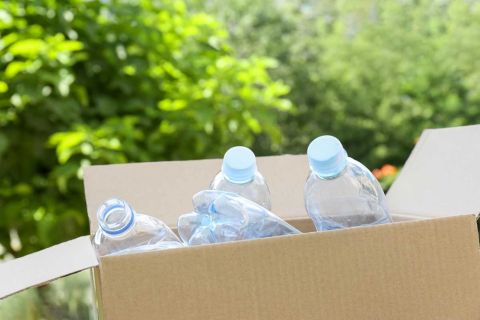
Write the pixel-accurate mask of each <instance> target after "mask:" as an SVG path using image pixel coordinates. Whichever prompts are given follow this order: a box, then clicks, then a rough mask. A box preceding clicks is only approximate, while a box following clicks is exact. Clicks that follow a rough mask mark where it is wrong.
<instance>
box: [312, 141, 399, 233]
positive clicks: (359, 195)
mask: <svg viewBox="0 0 480 320" xmlns="http://www.w3.org/2000/svg"><path fill="white" fill-rule="evenodd" d="M307 154H308V161H309V163H310V169H311V172H310V175H309V177H308V179H307V182H306V184H305V189H304V196H305V207H306V209H307V212H308V214H309V216H310V217H311V219H312V220H313V222H314V224H315V227H316V229H317V230H318V231H322V230H332V229H340V228H348V227H354V226H363V225H374V224H381V223H389V222H391V218H390V215H389V213H388V210H387V204H386V199H385V194H384V192H383V190H382V187H381V186H380V184H379V183H378V181H377V179H376V178H375V177H374V176H373V175H372V173H371V172H370V170H368V169H367V168H366V167H365V166H364V165H362V164H361V163H360V162H358V161H356V160H354V159H352V158H349V157H348V156H347V152H346V151H345V149H344V148H343V146H342V144H341V143H340V141H339V140H338V139H337V138H335V137H333V136H321V137H318V138H316V139H315V140H313V141H312V142H311V143H310V145H309V146H308V151H307Z"/></svg>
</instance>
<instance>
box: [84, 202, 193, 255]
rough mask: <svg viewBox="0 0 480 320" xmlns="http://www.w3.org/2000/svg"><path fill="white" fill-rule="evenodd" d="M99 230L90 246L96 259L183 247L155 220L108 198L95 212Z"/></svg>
mask: <svg viewBox="0 0 480 320" xmlns="http://www.w3.org/2000/svg"><path fill="white" fill-rule="evenodd" d="M97 218H98V224H99V228H98V230H97V232H96V233H95V237H94V238H93V244H94V247H95V249H96V251H97V254H98V255H99V256H106V255H120V254H127V253H134V252H144V251H151V250H162V249H169V248H178V247H183V246H184V245H183V243H182V242H181V241H180V239H178V237H177V236H176V235H175V233H173V231H172V230H171V229H170V228H169V227H168V226H167V225H166V224H165V223H163V222H162V221H160V220H158V219H157V218H154V217H151V216H147V215H144V214H139V213H136V212H135V211H134V210H133V209H132V207H131V206H130V205H129V204H128V203H126V202H125V201H122V200H119V199H110V200H108V201H106V202H105V203H104V204H103V205H102V206H100V208H99V209H98V211H97Z"/></svg>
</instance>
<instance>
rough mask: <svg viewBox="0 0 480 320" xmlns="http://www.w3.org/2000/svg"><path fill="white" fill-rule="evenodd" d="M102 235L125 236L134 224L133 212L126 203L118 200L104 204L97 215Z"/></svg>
mask: <svg viewBox="0 0 480 320" xmlns="http://www.w3.org/2000/svg"><path fill="white" fill-rule="evenodd" d="M97 217H98V223H99V226H100V228H101V229H102V231H103V233H104V234H106V235H107V236H110V237H120V236H122V235H124V234H126V233H127V232H128V231H130V229H131V228H132V227H133V226H134V224H135V212H134V211H133V209H132V208H131V207H130V205H129V204H128V203H126V202H125V201H122V200H118V199H112V200H109V201H107V202H105V203H104V204H103V205H102V207H101V208H100V209H99V211H98V213H97Z"/></svg>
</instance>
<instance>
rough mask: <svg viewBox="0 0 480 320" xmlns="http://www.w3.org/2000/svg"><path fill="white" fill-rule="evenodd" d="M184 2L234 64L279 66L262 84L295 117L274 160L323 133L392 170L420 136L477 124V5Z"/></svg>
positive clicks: (368, 0) (285, 125)
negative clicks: (222, 39) (278, 87)
mask: <svg viewBox="0 0 480 320" xmlns="http://www.w3.org/2000/svg"><path fill="white" fill-rule="evenodd" d="M188 1H189V3H191V4H192V5H193V6H194V7H195V8H201V10H203V11H206V12H208V13H211V14H212V15H215V16H218V17H219V18H220V19H221V20H222V21H224V22H225V23H226V25H227V26H228V28H229V31H230V34H231V41H232V45H233V46H234V47H235V48H237V50H236V51H235V52H236V53H237V54H240V56H249V55H252V54H257V55H265V54H266V55H268V56H270V57H273V58H276V59H277V60H278V61H279V68H276V69H274V70H271V75H272V77H273V78H274V79H282V80H283V81H285V82H286V83H287V85H289V86H290V87H291V91H290V93H289V95H288V97H289V98H290V100H291V101H292V102H293V103H294V105H295V106H296V107H297V108H298V110H297V112H295V113H290V114H284V115H283V116H282V119H281V126H282V130H283V132H284V134H285V136H286V140H285V143H284V144H283V149H282V151H283V152H291V153H304V152H305V150H306V146H307V144H308V143H309V142H310V140H311V139H313V138H315V137H316V136H318V135H321V134H326V133H330V134H334V135H336V136H338V137H339V138H340V139H341V140H342V142H343V143H344V145H345V146H346V148H347V150H348V152H349V154H351V155H352V156H353V157H355V158H357V159H359V160H361V161H362V162H364V163H365V164H366V165H368V166H369V167H370V168H374V167H380V166H381V165H382V164H384V163H393V164H395V165H402V164H403V162H404V161H405V159H406V157H407V156H408V154H409V152H410V150H411V148H412V147H413V145H414V143H415V141H416V139H417V137H418V136H419V134H420V133H421V131H422V130H423V129H424V128H429V127H430V128H431V127H444V126H457V125H467V124H475V123H479V122H480V41H479V39H480V1H478V0H473V1H463V0H446V1H429V0H420V1H411V0H405V1H397V0H390V1H376V0H361V1H343V0H335V1H315V0H289V1H278V0H264V1H256V0H208V1H206V2H204V1H200V0H188ZM260 147H261V146H260ZM267 147H268V145H267Z"/></svg>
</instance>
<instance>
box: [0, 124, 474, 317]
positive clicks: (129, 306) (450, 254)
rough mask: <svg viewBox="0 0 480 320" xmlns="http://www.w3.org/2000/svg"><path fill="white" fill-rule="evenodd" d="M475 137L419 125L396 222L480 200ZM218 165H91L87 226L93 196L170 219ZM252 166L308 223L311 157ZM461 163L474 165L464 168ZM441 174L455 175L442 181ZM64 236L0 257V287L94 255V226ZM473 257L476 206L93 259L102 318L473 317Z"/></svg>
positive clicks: (394, 197)
mask: <svg viewBox="0 0 480 320" xmlns="http://www.w3.org/2000/svg"><path fill="white" fill-rule="evenodd" d="M450 135H452V136H451V137H450ZM469 137H474V138H475V139H477V141H478V137H480V126H476V127H466V128H454V129H445V130H438V131H437V130H432V131H427V132H426V133H425V134H424V135H422V138H421V139H420V141H419V144H418V146H417V147H416V148H415V150H414V152H413V153H412V156H411V158H410V159H409V161H408V162H407V164H406V165H405V167H404V170H403V171H402V174H401V175H400V177H399V178H398V181H397V182H396V183H395V184H394V185H393V187H392V189H391V192H389V194H388V201H389V202H390V206H391V209H392V211H393V213H394V218H395V220H396V221H399V220H411V219H412V218H415V219H416V218H429V217H434V216H441V215H446V214H458V213H460V214H461V213H474V212H477V211H476V210H477V209H478V206H477V204H478V199H479V198H478V197H477V195H478V193H477V192H478V185H479V183H478V181H480V179H478V178H480V176H479V175H480V169H478V170H477V169H476V168H477V162H478V158H479V157H480V150H479V149H478V147H477V146H474V145H473V142H469V141H470V140H469V139H468V138H469ZM444 142H445V144H444ZM458 145H459V146H458ZM452 152H456V153H457V156H455V157H454V156H453V155H452ZM460 152H463V153H464V154H467V156H466V157H465V159H467V160H464V158H462V157H459V156H458V154H460ZM470 153H471V154H470ZM443 159H445V160H443ZM452 162H455V163H456V164H457V168H455V169H448V170H450V171H447V172H446V173H445V172H444V171H443V172H444V173H445V175H444V177H447V178H448V179H440V180H439V178H438V170H439V169H443V170H445V169H446V168H449V167H448V166H447V164H449V163H450V164H451V163H452ZM220 164H221V160H199V161H185V162H179V161H174V162H160V163H143V164H128V165H113V166H94V167H90V168H88V169H87V170H86V172H85V189H86V199H87V208H88V214H89V218H90V220H91V233H92V234H93V233H94V232H95V231H96V229H97V222H96V216H95V214H96V209H97V207H98V206H99V205H100V204H101V202H103V201H104V200H106V199H107V198H110V197H119V198H124V199H125V200H127V201H128V202H130V203H131V204H132V206H133V207H134V208H135V209H136V210H137V211H138V212H141V213H146V214H151V215H154V216H157V217H159V218H160V219H162V220H164V221H165V222H166V223H167V224H169V225H170V226H172V227H174V226H175V225H176V219H177V217H178V215H180V214H182V213H185V212H188V211H190V210H191V200H190V199H191V197H192V195H193V194H194V193H195V192H197V191H200V190H202V189H205V188H207V187H208V183H209V182H210V180H211V179H212V177H213V176H214V175H215V174H216V173H217V171H218V170H219V168H220ZM258 165H259V169H260V171H261V172H262V173H263V174H264V175H265V176H266V178H267V181H268V182H269V185H270V188H271V192H272V202H273V211H274V212H275V213H277V214H278V215H280V216H281V217H283V218H284V219H286V220H287V221H288V222H290V223H292V224H293V225H295V226H296V227H298V228H299V229H300V230H302V231H304V232H306V231H313V225H312V223H311V221H310V220H309V219H308V218H307V217H306V213H305V210H304V204H303V185H304V182H305V179H306V177H307V174H308V165H307V160H306V158H305V156H303V155H300V156H290V155H286V156H276V157H264V158H259V159H258ZM429 166H431V168H429ZM462 168H463V170H462ZM465 168H471V169H472V170H473V171H474V172H473V173H472V172H470V175H466V174H460V173H465ZM469 179H470V180H469ZM445 180H447V181H448V182H449V186H445V185H440V186H438V185H436V184H442V183H443V184H444V182H445ZM428 188H429V189H428ZM417 193H418V194H417ZM403 195H405V202H403V200H402V197H403ZM417 202H418V206H417ZM60 248H61V250H57V249H58V248H56V247H53V248H49V249H46V250H45V251H42V252H40V253H39V254H33V255H30V256H27V257H25V258H24V259H17V260H13V261H9V262H7V263H2V264H0V298H1V297H4V296H6V295H8V294H12V293H14V292H17V291H19V290H22V289H25V288H27V287H30V286H34V285H37V284H41V283H44V282H46V281H48V280H51V279H55V278H57V277H59V276H62V275H65V274H69V273H73V272H76V271H79V270H81V269H83V268H88V267H91V266H94V265H96V264H97V263H98V262H97V261H96V259H93V258H92V252H93V248H92V246H91V244H90V242H89V239H88V238H87V237H84V238H81V239H79V240H74V241H73V242H66V243H64V244H61V245H60ZM94 258H95V257H94ZM479 263H480V257H479V247H478V234H477V228H476V221H475V217H474V216H473V215H466V216H458V217H449V218H441V219H429V220H422V221H413V222H401V223H395V224H390V225H382V226H375V227H368V228H353V229H348V230H340V231H331V232H323V233H308V234H302V235H295V236H286V237H275V238H270V239H261V240H253V241H241V242H236V243H227V244H219V245H209V246H200V247H194V248H182V249H173V250H167V251H162V252H150V253H142V254H134V255H128V256H119V257H105V258H102V259H100V265H99V267H98V268H95V284H96V290H97V296H98V298H99V306H100V310H99V311H100V312H101V314H102V315H103V316H104V317H105V319H107V320H111V319H115V320H117V319H120V320H121V319H147V320H148V319H172V320H175V319H182V320H188V319H209V320H215V319H245V320H250V319H252V320H256V319H257V320H259V319H262V320H263V319H266V320H268V319H279V320H283V319H305V320H308V319H329V320H343V319H356V320H375V319H379V320H380V319H381V320H389V319H393V320H395V319H414V320H415V319H426V320H429V319H432V320H433V319H436V320H437V319H445V320H446V319H449V320H450V319H455V320H457V319H458V320H463V319H465V320H467V319H469V320H470V319H479V318H480V273H479V272H478V270H479V267H480V266H479ZM45 270H47V271H45ZM17 279H18V280H19V281H17Z"/></svg>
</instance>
